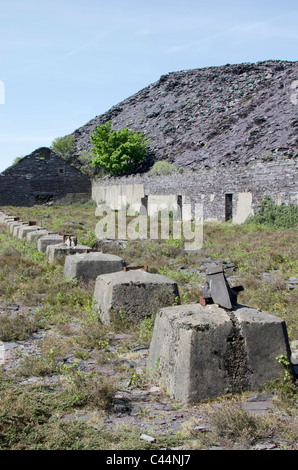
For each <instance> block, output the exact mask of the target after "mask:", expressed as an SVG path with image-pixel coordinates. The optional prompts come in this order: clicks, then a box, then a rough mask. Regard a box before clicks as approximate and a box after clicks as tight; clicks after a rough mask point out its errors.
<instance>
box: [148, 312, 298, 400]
mask: <svg viewBox="0 0 298 470" xmlns="http://www.w3.org/2000/svg"><path fill="white" fill-rule="evenodd" d="M281 354H282V355H286V356H288V355H289V343H288V336H287V332H286V325H285V322H284V320H282V319H281V318H278V317H276V316H274V315H271V314H269V313H267V312H262V311H259V310H256V309H254V308H250V307H246V306H240V305H239V306H237V307H236V308H235V310H234V311H231V312H230V311H229V312H228V311H226V310H224V309H222V308H220V307H218V306H217V305H215V304H211V305H207V306H206V307H203V306H202V305H200V304H190V305H183V306H176V307H168V308H163V309H161V310H160V311H159V312H158V314H157V316H156V319H155V324H154V331H153V336H152V341H151V344H150V350H149V358H148V366H149V370H150V371H151V374H152V375H154V374H155V373H157V374H158V376H159V380H160V383H161V384H163V385H165V386H166V388H167V390H168V393H169V395H170V396H171V397H173V398H175V399H176V400H181V401H183V402H186V403H195V402H199V401H201V400H205V399H209V398H216V397H219V396H223V395H226V394H233V393H241V392H245V391H254V390H256V388H257V387H258V386H259V385H261V384H263V383H264V382H266V381H268V380H271V379H274V378H278V377H281V376H283V373H284V369H283V366H282V365H281V364H279V363H278V361H277V360H276V357H277V356H279V355H281Z"/></svg>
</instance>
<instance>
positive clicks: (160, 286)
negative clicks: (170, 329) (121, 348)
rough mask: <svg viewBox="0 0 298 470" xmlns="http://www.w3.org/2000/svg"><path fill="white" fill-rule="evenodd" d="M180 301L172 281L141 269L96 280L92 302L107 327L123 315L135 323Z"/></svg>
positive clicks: (103, 276) (175, 284)
mask: <svg viewBox="0 0 298 470" xmlns="http://www.w3.org/2000/svg"><path fill="white" fill-rule="evenodd" d="M177 299H179V291H178V285H177V283H176V282H175V281H173V280H172V279H168V278H167V277H165V276H161V275H159V274H151V273H148V272H146V271H143V270H134V271H121V272H117V273H112V274H103V275H101V276H98V278H97V279H96V284H95V289H94V300H95V301H96V305H97V308H98V309H99V310H100V319H101V321H102V322H103V323H106V324H109V323H110V322H111V321H112V320H114V319H116V318H117V315H119V313H120V312H123V313H124V314H125V315H126V316H127V318H128V319H129V320H130V321H135V322H138V321H139V320H142V319H143V318H145V317H147V316H150V315H152V314H155V313H157V311H158V310H159V309H160V308H161V307H163V306H168V305H173V304H174V303H175V302H177Z"/></svg>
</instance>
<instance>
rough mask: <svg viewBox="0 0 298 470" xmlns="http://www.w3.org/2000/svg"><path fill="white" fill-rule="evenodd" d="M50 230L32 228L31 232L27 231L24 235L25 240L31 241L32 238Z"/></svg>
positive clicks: (43, 234)
mask: <svg viewBox="0 0 298 470" xmlns="http://www.w3.org/2000/svg"><path fill="white" fill-rule="evenodd" d="M50 234H51V232H49V231H48V230H45V229H39V230H35V231H34V230H33V231H32V232H28V233H27V235H26V240H27V241H28V242H33V241H34V240H36V239H38V238H40V237H44V236H45V235H50Z"/></svg>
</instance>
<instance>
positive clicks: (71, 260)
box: [63, 252, 125, 283]
mask: <svg viewBox="0 0 298 470" xmlns="http://www.w3.org/2000/svg"><path fill="white" fill-rule="evenodd" d="M124 265H125V263H124V260H123V259H122V258H120V257H119V256H115V255H110V254H107V253H97V252H93V253H92V252H91V253H82V254H75V255H67V256H66V258H65V264H64V272H63V274H64V277H65V278H68V279H74V278H75V279H80V280H82V281H83V282H86V283H87V282H89V281H90V280H95V279H96V278H97V277H98V276H100V275H101V274H108V273H114V272H116V271H122V269H123V266H124Z"/></svg>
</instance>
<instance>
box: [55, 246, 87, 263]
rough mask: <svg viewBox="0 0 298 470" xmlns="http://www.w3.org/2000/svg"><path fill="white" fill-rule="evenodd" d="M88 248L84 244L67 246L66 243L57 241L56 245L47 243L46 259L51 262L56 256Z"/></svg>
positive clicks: (80, 251)
mask: <svg viewBox="0 0 298 470" xmlns="http://www.w3.org/2000/svg"><path fill="white" fill-rule="evenodd" d="M88 249H90V247H89V246H86V245H76V246H68V245H67V244H66V243H59V244H58V245H48V246H47V249H46V255H47V260H48V261H49V262H50V263H52V262H54V261H55V259H56V258H57V257H58V256H66V255H74V254H76V253H84V252H85V251H86V250H88Z"/></svg>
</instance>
